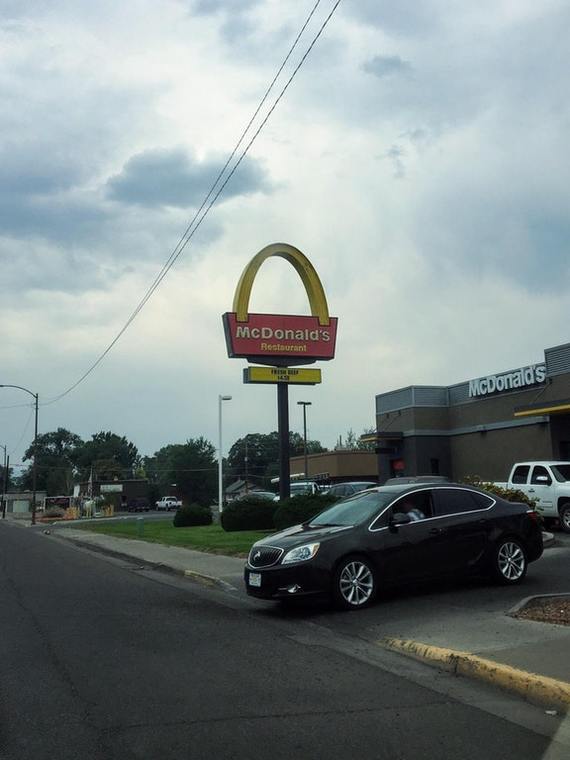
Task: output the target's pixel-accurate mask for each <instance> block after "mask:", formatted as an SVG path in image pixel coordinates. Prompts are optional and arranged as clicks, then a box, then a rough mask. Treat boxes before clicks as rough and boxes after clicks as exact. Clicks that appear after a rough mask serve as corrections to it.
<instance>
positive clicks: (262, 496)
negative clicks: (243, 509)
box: [234, 491, 275, 501]
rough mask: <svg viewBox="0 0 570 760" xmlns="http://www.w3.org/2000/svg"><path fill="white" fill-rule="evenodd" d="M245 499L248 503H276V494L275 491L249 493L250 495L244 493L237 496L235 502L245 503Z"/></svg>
mask: <svg viewBox="0 0 570 760" xmlns="http://www.w3.org/2000/svg"><path fill="white" fill-rule="evenodd" d="M244 499H247V500H248V501H249V500H251V499H253V501H274V500H275V494H274V493H273V491H248V493H242V494H241V496H237V497H236V498H235V499H234V501H243V500H244Z"/></svg>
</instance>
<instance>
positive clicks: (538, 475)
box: [495, 461, 570, 533]
mask: <svg viewBox="0 0 570 760" xmlns="http://www.w3.org/2000/svg"><path fill="white" fill-rule="evenodd" d="M495 485H498V486H502V487H503V488H513V489H517V490H518V491H522V492H523V493H524V494H525V495H526V496H528V497H529V498H531V499H534V500H535V501H536V506H537V508H538V510H539V512H540V514H541V515H542V516H543V517H544V518H545V520H552V519H558V520H559V521H560V527H561V528H562V530H563V531H564V532H565V533H570V462H555V461H549V462H517V463H516V464H514V465H513V466H512V468H511V472H510V475H509V479H508V481H507V482H506V483H496V484H495Z"/></svg>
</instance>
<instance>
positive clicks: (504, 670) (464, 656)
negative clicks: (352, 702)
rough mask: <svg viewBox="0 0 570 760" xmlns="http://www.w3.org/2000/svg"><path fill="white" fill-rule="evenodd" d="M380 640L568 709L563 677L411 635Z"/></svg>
mask: <svg viewBox="0 0 570 760" xmlns="http://www.w3.org/2000/svg"><path fill="white" fill-rule="evenodd" d="M380 643H381V644H382V645H383V646H385V647H387V648H388V649H391V650H393V651H395V652H400V653H401V654H408V655H410V656H412V657H416V658H418V659H421V660H425V661H428V662H433V663H438V664H440V665H441V666H443V667H446V668H448V669H450V670H451V671H452V672H453V673H456V674H458V675H462V676H467V677H469V678H477V679H479V680H480V681H486V682H487V683H491V684H494V685H495V686H499V687H500V688H502V689H508V690H509V691H514V692H515V693H517V694H520V695H521V696H522V697H524V698H525V699H527V700H528V701H529V702H538V703H540V704H542V705H544V704H546V705H549V706H557V707H559V708H562V709H564V710H568V709H570V683H567V682H566V681H557V680H556V679H555V678H548V677H547V676H540V675H537V674H536V673H528V672H527V671H526V670H518V669H517V668H512V667H511V666H510V665H503V664H502V663H500V662H494V661H493V660H486V659H484V658H483V657H478V656H477V655H475V654H470V653H469V652H461V651H458V650H456V649H446V648H444V647H436V646H432V645H430V644H422V643H421V642H419V641H414V640H413V639H394V638H386V639H383V640H382V641H381V642H380Z"/></svg>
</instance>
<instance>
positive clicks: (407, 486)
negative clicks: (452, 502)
mask: <svg viewBox="0 0 570 760" xmlns="http://www.w3.org/2000/svg"><path fill="white" fill-rule="evenodd" d="M434 488H437V489H438V490H441V489H443V488H461V489H465V490H468V491H477V492H478V493H485V494H486V493H488V492H487V491H485V490H483V489H482V488H478V487H477V486H472V485H469V484H468V483H451V482H445V483H442V482H440V481H434V482H432V483H427V482H426V483H402V485H396V484H394V485H389V486H376V487H375V488H369V489H367V490H368V491H381V492H382V493H393V494H399V493H401V494H404V493H411V492H413V491H425V490H427V489H430V490H432V489H434ZM493 498H494V499H496V498H498V497H497V496H495V495H494V494H493Z"/></svg>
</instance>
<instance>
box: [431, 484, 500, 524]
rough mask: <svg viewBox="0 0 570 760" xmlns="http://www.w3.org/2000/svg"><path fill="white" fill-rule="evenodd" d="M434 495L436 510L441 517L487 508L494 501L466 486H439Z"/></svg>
mask: <svg viewBox="0 0 570 760" xmlns="http://www.w3.org/2000/svg"><path fill="white" fill-rule="evenodd" d="M434 495H435V500H436V511H437V514H438V516H440V517H441V516H443V515H456V514H461V513H462V512H474V511H475V510H478V509H487V508H488V507H490V506H491V504H492V503H493V501H492V499H491V498H490V497H489V496H485V494H482V493H477V492H476V491H468V490H467V489H465V488H437V489H435V492H434Z"/></svg>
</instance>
